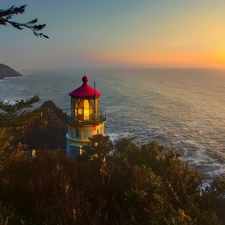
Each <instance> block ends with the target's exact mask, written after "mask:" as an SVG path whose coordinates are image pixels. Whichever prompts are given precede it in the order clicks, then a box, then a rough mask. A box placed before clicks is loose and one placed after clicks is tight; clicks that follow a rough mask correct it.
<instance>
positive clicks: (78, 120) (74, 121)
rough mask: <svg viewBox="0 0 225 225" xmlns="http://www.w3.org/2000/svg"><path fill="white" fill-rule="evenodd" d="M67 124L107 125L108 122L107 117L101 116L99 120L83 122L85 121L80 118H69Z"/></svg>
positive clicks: (92, 119)
mask: <svg viewBox="0 0 225 225" xmlns="http://www.w3.org/2000/svg"><path fill="white" fill-rule="evenodd" d="M66 122H67V123H69V124H74V125H94V124H100V123H105V122H106V115H101V116H100V117H99V118H97V119H94V118H91V119H89V120H83V119H81V118H78V117H71V116H67V120H66Z"/></svg>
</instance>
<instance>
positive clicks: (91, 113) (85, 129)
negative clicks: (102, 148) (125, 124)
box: [66, 76, 106, 158]
mask: <svg viewBox="0 0 225 225" xmlns="http://www.w3.org/2000/svg"><path fill="white" fill-rule="evenodd" d="M82 82H83V84H82V85H81V86H80V87H78V88H77V89H75V90H74V91H72V92H70V93H69V95H70V97H71V115H70V116H68V117H67V127H68V133H67V134H66V139H67V147H66V152H67V155H68V156H70V157H72V158H75V157H77V156H79V155H81V154H82V146H83V145H85V144H87V143H88V142H89V137H91V136H93V135H96V134H102V135H104V124H105V122H106V116H105V115H103V114H102V111H101V110H100V96H101V92H100V91H98V90H96V89H95V84H94V88H93V87H91V86H90V85H89V84H88V77H87V76H84V77H83V78H82Z"/></svg>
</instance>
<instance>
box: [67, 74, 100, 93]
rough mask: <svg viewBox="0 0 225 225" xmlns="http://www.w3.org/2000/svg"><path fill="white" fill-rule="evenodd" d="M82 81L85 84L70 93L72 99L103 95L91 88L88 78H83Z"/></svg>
mask: <svg viewBox="0 0 225 225" xmlns="http://www.w3.org/2000/svg"><path fill="white" fill-rule="evenodd" d="M82 81H83V84H82V85H81V86H80V87H79V88H77V89H75V90H74V91H72V92H70V93H69V95H70V96H71V97H94V96H99V95H101V92H100V91H98V90H96V89H94V88H93V87H91V86H89V84H88V77H87V76H83V78H82Z"/></svg>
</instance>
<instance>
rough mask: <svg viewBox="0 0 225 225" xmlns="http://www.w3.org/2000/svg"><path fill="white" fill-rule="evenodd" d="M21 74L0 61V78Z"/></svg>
mask: <svg viewBox="0 0 225 225" xmlns="http://www.w3.org/2000/svg"><path fill="white" fill-rule="evenodd" d="M18 76H22V75H21V74H20V73H18V72H17V71H15V70H14V69H12V68H11V67H9V66H7V65H4V64H1V63H0V79H3V78H5V77H18Z"/></svg>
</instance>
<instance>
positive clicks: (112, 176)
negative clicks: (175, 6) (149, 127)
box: [0, 135, 225, 225]
mask: <svg viewBox="0 0 225 225" xmlns="http://www.w3.org/2000/svg"><path fill="white" fill-rule="evenodd" d="M90 140H91V143H90V144H89V145H88V146H86V147H85V149H86V150H87V154H86V156H89V157H87V158H86V159H84V158H82V157H81V158H80V159H77V160H70V159H69V158H67V157H66V156H65V155H64V154H62V153H60V152H50V151H41V152H38V153H37V156H36V157H35V158H30V157H29V156H28V155H22V156H20V157H18V156H17V157H11V156H8V160H6V161H5V162H4V163H5V165H4V167H3V169H2V170H1V171H0V203H1V204H0V215H1V216H0V224H93V225H95V224H96V225H100V224H109V225H110V224H122V225H125V224H155V225H156V224H162V225H163V224H165V225H168V224H171V225H172V224H176V225H180V224H183V225H191V224H193V225H194V224H200V225H201V224H204V225H205V224H214V225H220V224H225V218H224V216H223V213H222V212H223V210H222V209H224V206H225V203H224V191H225V189H224V182H225V180H224V177H219V178H215V179H214V181H213V183H212V185H211V187H209V188H206V189H205V190H201V185H202V182H203V176H202V175H201V174H199V173H198V172H197V171H194V170H191V169H190V168H189V167H188V165H187V164H183V163H182V162H181V161H180V160H179V156H180V155H179V154H177V153H176V152H175V151H174V149H170V148H167V147H164V146H160V145H158V144H156V143H155V142H151V143H147V144H144V145H142V146H140V147H139V146H136V145H135V144H134V143H133V142H132V139H129V138H122V139H119V140H117V141H116V142H115V144H112V142H111V141H110V139H109V137H108V136H105V137H104V136H100V135H97V136H93V137H92V138H91V139H90ZM96 143H97V144H96ZM111 150H112V151H113V154H112V152H111V154H109V152H110V151H111ZM91 151H93V154H92V153H91ZM93 155H94V156H95V157H93ZM104 158H106V160H103V159H104Z"/></svg>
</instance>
